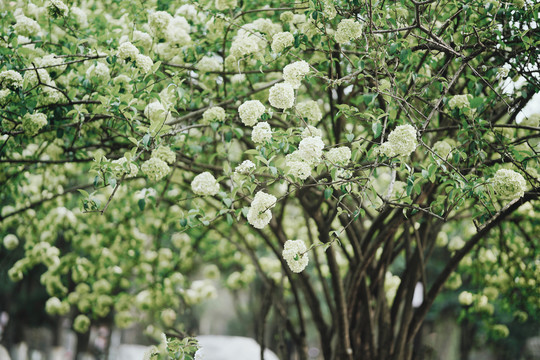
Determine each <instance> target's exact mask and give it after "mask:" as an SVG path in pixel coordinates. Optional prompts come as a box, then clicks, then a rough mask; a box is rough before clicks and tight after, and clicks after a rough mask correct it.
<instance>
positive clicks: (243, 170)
mask: <svg viewBox="0 0 540 360" xmlns="http://www.w3.org/2000/svg"><path fill="white" fill-rule="evenodd" d="M253 170H255V164H254V163H253V161H251V160H244V161H243V162H242V163H241V164H240V165H238V166H237V167H236V168H235V169H234V172H236V173H238V174H242V175H246V174H249V173H250V172H251V171H253Z"/></svg>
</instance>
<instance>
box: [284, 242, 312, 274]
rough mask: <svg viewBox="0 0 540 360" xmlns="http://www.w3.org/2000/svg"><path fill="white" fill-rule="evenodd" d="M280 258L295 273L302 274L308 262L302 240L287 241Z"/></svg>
mask: <svg viewBox="0 0 540 360" xmlns="http://www.w3.org/2000/svg"><path fill="white" fill-rule="evenodd" d="M282 256H283V259H285V260H286V261H287V265H289V268H290V269H291V271H292V272H295V273H299V272H302V271H303V270H304V269H305V268H306V266H307V264H308V262H309V258H308V255H307V247H306V244H305V243H304V241H302V240H287V241H286V242H285V245H284V246H283V253H282Z"/></svg>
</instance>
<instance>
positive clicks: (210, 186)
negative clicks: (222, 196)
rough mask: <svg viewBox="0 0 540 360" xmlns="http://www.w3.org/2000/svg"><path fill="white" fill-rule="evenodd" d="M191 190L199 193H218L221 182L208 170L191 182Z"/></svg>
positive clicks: (204, 194) (211, 194) (203, 194)
mask: <svg viewBox="0 0 540 360" xmlns="http://www.w3.org/2000/svg"><path fill="white" fill-rule="evenodd" d="M191 190H193V192H194V193H195V194H197V195H202V196H206V195H210V196H213V195H216V194H217V193H218V191H219V183H218V182H217V180H216V178H215V177H214V175H212V174H210V173H209V172H208V171H206V172H203V173H201V174H199V175H197V176H195V178H194V179H193V181H192V182H191Z"/></svg>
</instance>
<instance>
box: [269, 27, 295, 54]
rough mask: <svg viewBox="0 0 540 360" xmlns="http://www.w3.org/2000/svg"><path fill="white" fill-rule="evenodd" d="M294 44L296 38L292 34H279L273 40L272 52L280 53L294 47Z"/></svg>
mask: <svg viewBox="0 0 540 360" xmlns="http://www.w3.org/2000/svg"><path fill="white" fill-rule="evenodd" d="M293 43H294V36H293V34H291V33H290V32H288V31H286V32H279V33H277V34H275V35H274V37H273V38H272V51H273V52H275V53H280V52H282V51H283V50H285V48H287V47H289V46H292V44H293Z"/></svg>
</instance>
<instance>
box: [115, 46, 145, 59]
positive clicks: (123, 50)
mask: <svg viewBox="0 0 540 360" xmlns="http://www.w3.org/2000/svg"><path fill="white" fill-rule="evenodd" d="M137 55H139V49H137V47H136V46H135V45H133V44H132V43H130V42H129V41H126V42H124V43H122V44H120V46H119V47H118V51H117V52H116V56H118V58H120V59H122V60H128V61H129V60H135V58H136V57H137Z"/></svg>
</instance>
